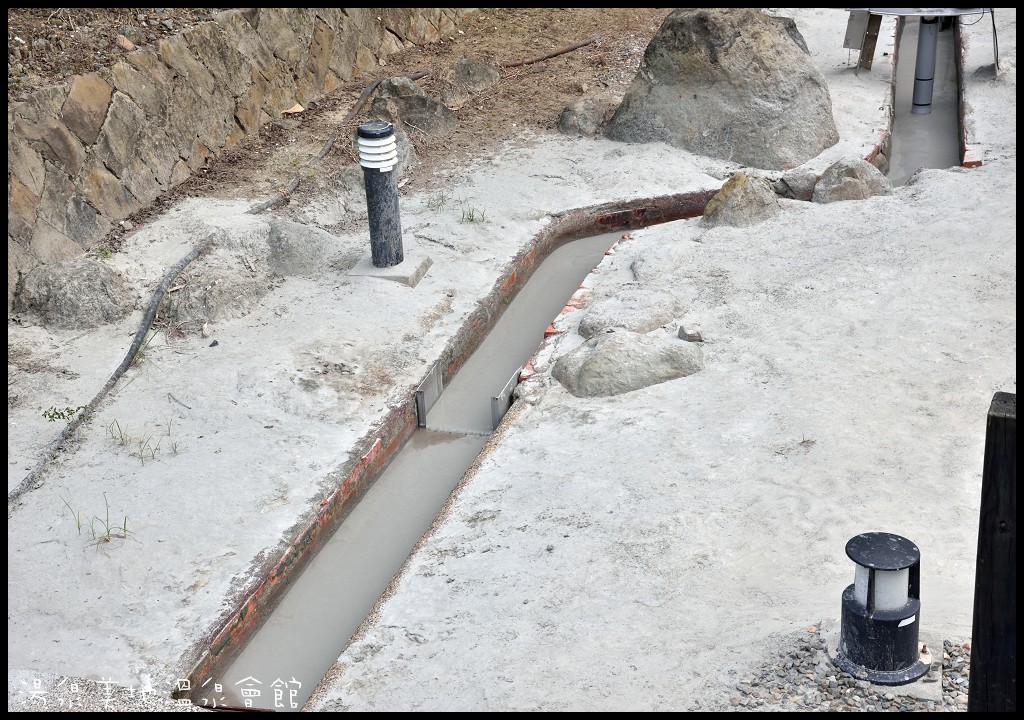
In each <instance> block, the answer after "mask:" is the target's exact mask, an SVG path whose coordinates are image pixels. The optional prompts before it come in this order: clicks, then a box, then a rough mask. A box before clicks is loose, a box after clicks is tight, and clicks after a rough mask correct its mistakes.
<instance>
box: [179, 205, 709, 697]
mask: <svg viewBox="0 0 1024 720" xmlns="http://www.w3.org/2000/svg"><path fill="white" fill-rule="evenodd" d="M715 192H716V191H715V190H706V191H699V192H692V193H682V194H678V195H671V196H667V197H660V198H653V199H647V200H639V201H632V202H629V203H620V204H614V205H613V204H608V205H601V206H595V207H589V208H582V209H577V210H572V211H568V212H565V213H562V214H559V215H557V216H555V217H553V218H552V222H551V223H550V225H549V226H548V227H547V228H546V229H545V230H544V231H542V232H541V234H540V235H538V237H537V238H536V239H535V240H534V241H533V242H532V243H531V244H530V246H529V247H527V248H525V249H524V250H523V251H521V252H520V254H519V255H518V256H517V257H516V258H515V259H514V260H513V261H512V262H511V263H510V264H509V265H508V266H507V268H506V271H505V272H504V273H503V275H502V277H501V278H500V279H499V280H498V282H496V283H495V286H494V288H493V289H492V290H491V292H490V293H489V294H488V296H487V297H486V298H484V299H482V300H481V301H480V302H479V304H478V308H477V310H476V311H474V313H472V314H471V315H470V316H469V317H468V318H467V320H466V321H465V323H464V324H463V326H462V328H461V330H460V331H459V332H458V333H457V335H456V336H455V337H454V338H453V339H452V340H451V341H450V342H449V344H448V346H447V347H446V348H445V351H444V352H443V354H442V357H441V358H440V360H439V362H438V363H437V364H436V365H435V366H434V367H432V368H431V370H430V371H429V372H428V373H427V375H426V376H425V377H424V378H423V381H422V382H421V383H420V384H419V385H418V386H417V387H415V388H410V390H409V392H408V400H407V401H406V402H404V403H400V404H398V405H396V406H394V407H392V408H391V410H390V411H389V413H388V414H387V416H386V417H385V419H384V420H383V421H382V422H381V424H380V425H379V426H378V427H376V428H374V429H373V430H372V431H371V432H370V433H369V434H368V435H366V436H365V437H364V439H363V447H364V448H365V450H364V451H362V452H360V453H358V454H357V456H356V457H355V458H352V459H351V460H350V461H349V463H348V464H347V465H346V467H347V472H345V474H344V476H343V477H339V478H338V480H339V482H338V483H337V489H336V491H335V492H334V494H333V495H332V496H331V497H330V498H328V499H325V500H324V501H323V503H322V506H321V508H320V509H319V511H318V512H316V513H315V514H313V516H312V517H311V518H310V519H309V522H308V523H306V524H305V526H304V528H303V529H302V530H301V531H300V532H298V534H297V535H296V536H295V537H294V538H293V539H292V541H291V543H290V544H289V546H288V547H287V549H286V550H285V552H284V553H283V554H282V555H281V556H280V557H278V558H277V559H276V560H275V561H273V562H271V563H268V564H267V565H265V566H264V568H265V569H264V571H263V572H262V573H261V578H260V581H259V582H258V583H257V585H256V589H255V590H254V591H253V592H252V593H251V594H250V595H249V597H248V598H247V599H246V600H245V602H244V603H243V604H242V606H241V607H239V608H238V609H237V610H235V611H234V612H233V613H232V614H231V615H230V617H229V618H228V620H227V622H226V623H223V624H222V625H221V626H220V627H219V628H218V629H217V630H216V631H215V632H214V633H212V634H211V635H210V636H209V637H207V638H206V639H205V640H204V641H203V647H202V648H200V650H199V651H198V652H197V655H199V657H200V659H199V661H198V663H197V664H196V665H195V667H194V669H193V672H192V673H191V675H190V678H189V683H188V684H187V687H186V686H185V684H183V687H182V688H181V689H180V691H179V692H178V693H177V695H178V696H180V697H189V698H190V699H191V700H192V701H193V702H194V703H195V704H197V705H199V706H201V707H204V708H209V709H224V710H229V709H242V708H252V709H265V710H283V711H297V710H300V709H301V708H302V706H303V704H304V703H305V702H306V699H307V698H308V697H309V695H310V694H311V693H312V692H313V689H314V687H315V686H316V684H317V683H318V682H319V681H320V680H321V678H322V677H323V676H324V674H325V673H326V672H327V670H328V669H329V668H330V666H331V664H332V663H333V662H334V661H335V660H336V659H337V657H338V656H339V654H340V653H341V651H342V650H343V649H344V647H345V645H346V644H347V643H348V641H349V639H350V638H351V636H352V634H353V633H354V632H355V631H356V630H357V629H358V627H359V625H360V624H361V623H362V621H363V619H364V618H365V617H366V615H367V613H369V612H370V611H371V610H372V608H373V606H374V604H375V603H376V602H377V600H378V598H380V596H381V594H382V593H383V592H385V590H386V589H387V587H388V585H389V583H390V582H391V580H392V578H393V577H394V576H395V574H396V573H397V572H398V571H399V570H400V568H401V566H402V564H403V563H404V562H405V560H406V558H407V557H408V556H409V553H410V551H411V550H412V548H413V547H414V546H415V544H416V542H417V541H418V540H419V538H420V537H421V536H422V535H423V533H424V532H425V531H426V530H427V529H428V528H429V527H430V525H431V523H432V522H433V520H434V518H435V517H436V515H437V513H438V512H439V511H440V510H441V508H442V507H443V505H444V503H445V501H446V499H447V498H448V496H449V494H450V493H451V491H452V490H453V488H454V487H455V486H456V485H457V484H458V482H459V481H460V480H461V479H462V477H463V475H464V474H465V472H466V471H467V469H468V468H470V467H471V465H472V464H473V462H474V460H475V459H476V458H477V456H478V455H479V454H480V452H481V450H483V449H484V446H485V445H486V444H487V442H488V439H489V436H490V434H491V432H492V431H493V430H494V429H496V427H497V425H498V424H499V423H500V421H501V418H502V417H503V416H504V414H505V412H506V411H507V410H508V409H509V406H510V405H511V403H512V398H513V391H514V389H515V386H516V384H517V382H518V380H519V376H520V372H521V370H522V368H523V366H524V365H525V364H526V363H527V362H528V360H529V358H530V357H531V356H532V355H533V353H534V352H535V351H536V350H537V349H538V347H539V346H540V345H541V343H542V342H543V339H544V337H545V329H546V328H547V327H548V325H549V323H550V322H551V321H552V320H553V319H554V318H555V317H556V316H557V315H558V314H559V312H560V311H562V309H563V308H564V307H565V306H566V303H567V301H568V302H571V301H572V298H573V297H577V296H578V294H579V292H580V290H579V288H580V283H581V282H582V280H583V279H584V278H585V277H586V276H587V275H588V274H589V273H590V272H591V270H592V269H593V268H594V267H596V266H597V265H598V264H599V263H600V261H601V258H602V257H603V256H604V255H605V253H606V252H607V251H608V250H609V249H610V248H611V246H612V245H613V244H614V243H615V242H616V241H617V240H618V238H619V233H621V231H622V230H628V229H635V228H639V227H645V226H648V225H655V224H659V223H664V222H669V221H673V220H680V219H687V218H694V217H698V216H700V215H701V214H702V213H703V211H704V207H705V205H707V202H708V201H709V200H710V199H711V197H712V196H713V195H714V194H715ZM271 680H273V681H274V682H275V683H276V685H275V687H270V681H271Z"/></svg>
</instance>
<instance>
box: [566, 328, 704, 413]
mask: <svg viewBox="0 0 1024 720" xmlns="http://www.w3.org/2000/svg"><path fill="white" fill-rule="evenodd" d="M703 367H704V355H703V352H702V351H701V347H700V345H699V344H697V343H691V342H685V341H682V340H679V339H676V338H670V337H665V336H651V335H640V334H638V333H633V332H628V331H616V332H610V333H604V334H601V335H597V336H596V337H593V338H591V339H590V340H587V341H586V342H585V343H583V344H582V345H580V346H579V347H578V348H576V349H575V350H573V351H572V352H570V353H569V354H567V355H565V356H563V357H561V358H559V359H558V362H556V363H555V366H554V368H552V371H551V372H552V375H554V377H555V379H556V380H558V382H560V383H562V385H564V386H565V389H566V390H568V391H569V392H570V393H572V394H573V395H575V396H576V397H603V396H608V395H621V394H622V393H627V392H630V391H632V390H639V389H640V388H645V387H648V386H650V385H657V384H658V383H663V382H665V381H667V380H675V379H676V378H681V377H686V376H687V375H692V374H694V373H695V372H698V371H699V370H701V369H702V368H703Z"/></svg>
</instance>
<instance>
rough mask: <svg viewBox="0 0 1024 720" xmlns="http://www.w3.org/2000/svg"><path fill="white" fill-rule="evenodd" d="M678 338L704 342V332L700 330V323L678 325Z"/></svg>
mask: <svg viewBox="0 0 1024 720" xmlns="http://www.w3.org/2000/svg"><path fill="white" fill-rule="evenodd" d="M679 339H680V340H686V341H687V342H704V334H703V333H702V332H701V331H700V325H680V326H679Z"/></svg>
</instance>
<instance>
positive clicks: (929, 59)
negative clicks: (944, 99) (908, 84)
mask: <svg viewBox="0 0 1024 720" xmlns="http://www.w3.org/2000/svg"><path fill="white" fill-rule="evenodd" d="M938 47H939V19H938V18H937V17H923V18H921V29H920V30H919V31H918V33H917V66H916V67H915V69H914V101H913V102H914V104H913V107H911V108H910V112H911V113H913V114H914V115H927V114H929V113H930V112H931V111H932V90H933V89H934V86H935V55H936V53H937V51H938Z"/></svg>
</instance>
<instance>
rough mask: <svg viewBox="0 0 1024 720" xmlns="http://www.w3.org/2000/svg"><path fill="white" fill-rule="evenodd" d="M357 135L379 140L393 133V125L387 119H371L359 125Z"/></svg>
mask: <svg viewBox="0 0 1024 720" xmlns="http://www.w3.org/2000/svg"><path fill="white" fill-rule="evenodd" d="M358 134H359V137H361V138H365V139H367V140H380V139H382V138H386V137H391V136H392V135H394V134H395V126H394V125H392V124H391V123H389V122H388V121H387V120H371V121H369V122H365V123H363V124H362V125H360V126H359V130H358Z"/></svg>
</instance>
